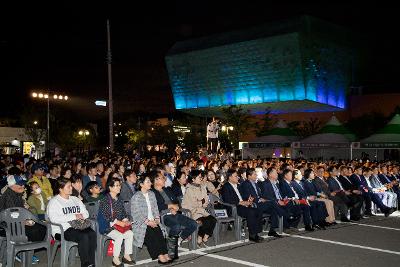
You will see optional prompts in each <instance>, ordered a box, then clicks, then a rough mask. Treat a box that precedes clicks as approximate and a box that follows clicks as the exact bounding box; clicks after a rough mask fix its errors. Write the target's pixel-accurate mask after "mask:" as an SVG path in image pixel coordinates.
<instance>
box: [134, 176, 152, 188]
mask: <svg viewBox="0 0 400 267" xmlns="http://www.w3.org/2000/svg"><path fill="white" fill-rule="evenodd" d="M146 179H149V180H150V177H149V176H145V175H142V176H140V177H139V178H138V180H137V181H136V190H137V191H140V190H141V189H142V186H141V185H140V184H143V183H144V181H145V180H146Z"/></svg>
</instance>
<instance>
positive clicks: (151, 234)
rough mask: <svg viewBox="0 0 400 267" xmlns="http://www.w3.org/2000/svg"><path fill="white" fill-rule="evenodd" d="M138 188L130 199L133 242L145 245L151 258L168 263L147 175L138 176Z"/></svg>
mask: <svg viewBox="0 0 400 267" xmlns="http://www.w3.org/2000/svg"><path fill="white" fill-rule="evenodd" d="M137 186H138V188H137V189H138V190H137V192H136V193H135V194H134V195H133V197H132V199H131V214H132V231H133V235H134V236H135V238H134V241H133V244H134V245H135V246H137V247H142V246H143V243H144V244H145V245H146V247H147V250H148V251H149V254H150V256H151V258H152V259H153V260H154V259H157V258H158V263H160V264H167V263H170V261H171V259H170V257H169V256H168V254H167V245H166V244H165V239H164V236H163V234H162V231H161V228H160V214H159V212H158V207H157V200H156V197H155V195H154V193H153V192H152V191H151V190H150V189H151V181H150V179H149V177H143V176H142V177H140V178H139V179H138V182H137Z"/></svg>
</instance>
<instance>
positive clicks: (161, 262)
mask: <svg viewBox="0 0 400 267" xmlns="http://www.w3.org/2000/svg"><path fill="white" fill-rule="evenodd" d="M170 263H171V261H160V260H158V264H162V265H166V264H170Z"/></svg>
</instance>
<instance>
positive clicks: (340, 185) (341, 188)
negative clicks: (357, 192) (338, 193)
mask: <svg viewBox="0 0 400 267" xmlns="http://www.w3.org/2000/svg"><path fill="white" fill-rule="evenodd" d="M332 178H333V179H335V181H336V182H337V183H338V185H339V187H340V190H343V191H344V189H343V186H342V184H341V183H340V182H339V180H338V178H337V177H332Z"/></svg>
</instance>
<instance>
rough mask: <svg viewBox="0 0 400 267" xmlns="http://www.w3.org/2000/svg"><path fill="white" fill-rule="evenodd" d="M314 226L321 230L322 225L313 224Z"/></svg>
mask: <svg viewBox="0 0 400 267" xmlns="http://www.w3.org/2000/svg"><path fill="white" fill-rule="evenodd" d="M312 228H314V229H317V230H321V229H322V228H321V226H319V225H318V224H313V225H312Z"/></svg>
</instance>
